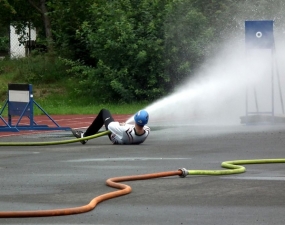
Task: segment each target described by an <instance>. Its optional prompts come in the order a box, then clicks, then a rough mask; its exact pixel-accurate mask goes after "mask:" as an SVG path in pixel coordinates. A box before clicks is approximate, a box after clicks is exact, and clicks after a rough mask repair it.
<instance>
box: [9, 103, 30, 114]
mask: <svg viewBox="0 0 285 225" xmlns="http://www.w3.org/2000/svg"><path fill="white" fill-rule="evenodd" d="M27 104H29V103H28V102H9V105H8V114H9V115H11V116H21V115H22V113H24V114H23V116H30V110H31V109H30V104H29V105H28V106H27ZM26 107H27V108H26ZM25 109H26V110H25ZM24 110H25V111H24Z"/></svg>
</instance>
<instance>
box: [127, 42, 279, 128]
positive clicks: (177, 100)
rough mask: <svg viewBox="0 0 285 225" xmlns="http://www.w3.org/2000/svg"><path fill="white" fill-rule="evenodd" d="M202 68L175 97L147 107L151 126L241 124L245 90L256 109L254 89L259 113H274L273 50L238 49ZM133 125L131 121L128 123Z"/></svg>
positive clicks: (178, 89)
mask: <svg viewBox="0 0 285 225" xmlns="http://www.w3.org/2000/svg"><path fill="white" fill-rule="evenodd" d="M232 46H237V45H234V44H233V43H232ZM203 67H204V69H201V70H200V71H199V72H198V73H197V74H196V76H195V78H190V79H189V80H188V81H185V82H184V85H181V86H180V87H178V88H177V89H176V91H175V92H174V93H171V94H169V95H168V96H166V97H165V98H162V99H160V100H158V101H156V102H154V103H152V104H151V105H149V106H148V107H146V110H147V111H148V112H149V114H150V120H149V124H154V123H159V124H167V125H183V124H203V123H206V124H240V116H244V115H245V110H246V109H245V99H246V97H245V96H246V94H245V93H246V87H248V90H249V91H250V92H249V98H248V100H249V101H248V102H249V104H248V106H249V110H252V111H254V110H255V107H256V102H255V101H254V95H253V93H254V92H253V90H254V88H255V89H256V93H257V94H256V96H257V100H258V107H259V110H260V111H270V110H271V96H272V94H271V90H272V89H271V74H272V57H271V50H265V49H260V50H250V51H247V52H245V50H244V46H238V47H236V49H235V50H233V49H230V51H224V52H223V53H220V54H219V55H218V56H217V58H216V59H214V60H212V62H206V63H205V65H204V66H203ZM274 79H275V92H277V89H278V87H277V85H276V78H274ZM275 96H277V94H275ZM278 104H280V103H279V102H278ZM278 104H277V102H276V103H275V105H278ZM132 121H133V118H130V119H129V120H128V121H127V123H130V122H132Z"/></svg>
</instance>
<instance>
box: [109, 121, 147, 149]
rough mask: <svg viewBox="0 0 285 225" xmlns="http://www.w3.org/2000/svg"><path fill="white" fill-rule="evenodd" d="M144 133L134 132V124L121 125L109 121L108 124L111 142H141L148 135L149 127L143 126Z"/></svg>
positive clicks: (122, 143) (126, 143) (120, 143)
mask: <svg viewBox="0 0 285 225" xmlns="http://www.w3.org/2000/svg"><path fill="white" fill-rule="evenodd" d="M143 129H144V131H145V132H144V133H143V134H142V135H138V134H136V131H135V125H131V124H125V125H124V126H121V125H120V123H119V122H111V123H109V125H108V130H109V131H111V133H112V134H111V136H110V138H111V141H112V142H113V144H119V145H128V144H141V143H143V142H144V141H145V139H146V138H147V136H148V135H149V132H150V128H149V127H148V126H144V127H143Z"/></svg>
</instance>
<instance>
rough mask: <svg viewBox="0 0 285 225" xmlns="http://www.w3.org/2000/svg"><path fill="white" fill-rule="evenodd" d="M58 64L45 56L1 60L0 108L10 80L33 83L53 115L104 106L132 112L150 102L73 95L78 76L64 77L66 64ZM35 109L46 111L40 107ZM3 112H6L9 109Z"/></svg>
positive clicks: (114, 111) (92, 111) (42, 103)
mask: <svg viewBox="0 0 285 225" xmlns="http://www.w3.org/2000/svg"><path fill="white" fill-rule="evenodd" d="M57 64H59V63H58V62H54V61H50V60H46V58H43V57H42V56H39V57H34V58H22V59H14V60H8V59H6V60H0V111H1V109H2V107H3V106H4V103H5V100H6V99H7V96H8V84H9V83H27V84H32V85H33V94H34V100H35V101H36V102H37V103H38V104H39V105H40V106H41V107H42V108H43V109H44V110H45V111H46V112H47V113H48V114H50V115H70V114H97V113H98V112H99V110H100V109H102V108H107V109H109V110H110V111H111V112H112V114H132V113H135V112H136V111H138V110H139V109H142V108H145V107H146V106H147V105H148V104H149V103H148V102H143V103H131V104H119V103H114V102H112V103H102V102H98V101H97V100H96V96H74V95H73V93H74V89H75V88H76V85H77V83H78V80H75V79H72V78H69V79H66V78H62V77H67V76H66V74H64V73H65V68H64V66H62V65H57ZM62 74H64V75H62ZM49 77H50V79H49ZM57 77H58V79H57ZM102 94H104V93H102ZM6 108H7V107H6ZM34 113H35V115H40V114H43V113H42V111H41V110H39V109H38V108H37V107H34ZM2 115H4V116H5V115H7V109H5V110H4V111H3V112H2Z"/></svg>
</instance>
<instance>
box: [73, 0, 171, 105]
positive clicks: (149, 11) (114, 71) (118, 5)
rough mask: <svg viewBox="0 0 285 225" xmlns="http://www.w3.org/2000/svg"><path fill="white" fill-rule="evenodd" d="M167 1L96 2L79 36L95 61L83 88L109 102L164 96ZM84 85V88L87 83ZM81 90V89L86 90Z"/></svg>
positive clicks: (119, 0) (125, 0)
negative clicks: (164, 30)
mask: <svg viewBox="0 0 285 225" xmlns="http://www.w3.org/2000/svg"><path fill="white" fill-rule="evenodd" d="M167 3H168V1H162V0H161V1H153V0H143V1H134V0H132V1H131V0H118V1H96V3H94V4H93V5H92V7H91V9H90V13H91V14H90V18H89V19H88V21H86V22H84V23H83V25H82V32H79V33H78V35H79V38H82V39H83V40H84V41H85V43H86V45H87V46H88V48H89V49H90V52H91V56H92V57H93V58H94V60H95V61H96V62H97V64H96V68H95V70H94V72H93V73H91V74H89V76H88V77H87V78H86V82H85V85H84V86H85V87H87V86H89V85H90V84H94V85H92V87H90V89H89V91H91V92H97V93H93V94H96V95H97V96H99V95H100V94H101V95H102V94H103V93H104V95H106V93H108V95H109V96H110V99H112V100H119V101H135V100H140V101H141V100H144V99H148V100H150V99H155V98H157V97H158V96H161V95H163V94H164V84H165V83H166V82H168V81H169V77H168V76H167V75H166V74H165V73H164V60H163V58H164V55H163V50H164V40H163V38H164V32H163V23H164V16H165V10H164V8H165V5H166V4H167ZM88 84H89V85H88ZM85 90H86V89H85Z"/></svg>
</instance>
